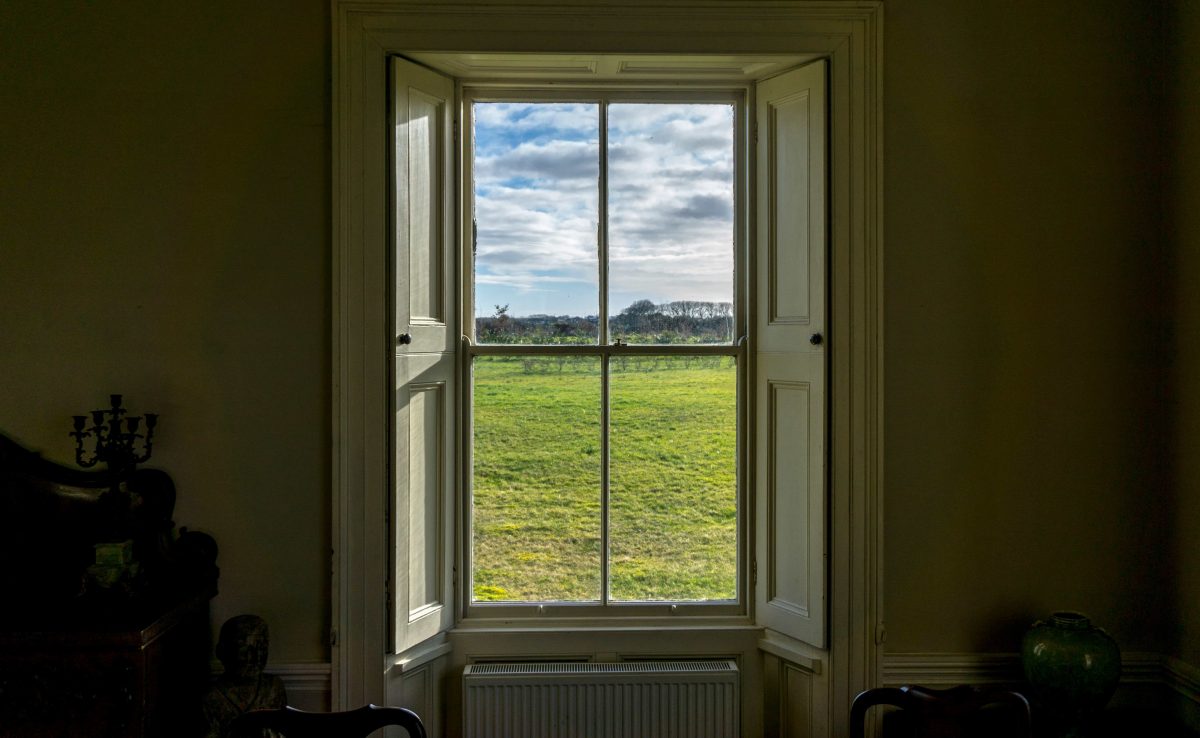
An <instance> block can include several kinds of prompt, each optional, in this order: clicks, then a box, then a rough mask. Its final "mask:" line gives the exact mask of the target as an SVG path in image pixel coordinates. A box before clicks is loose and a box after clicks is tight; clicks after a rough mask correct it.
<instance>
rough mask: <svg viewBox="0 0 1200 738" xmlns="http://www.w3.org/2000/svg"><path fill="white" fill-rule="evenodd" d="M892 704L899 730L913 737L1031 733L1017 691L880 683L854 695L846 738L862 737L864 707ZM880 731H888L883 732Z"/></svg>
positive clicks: (1023, 737) (1022, 737) (1021, 737)
mask: <svg viewBox="0 0 1200 738" xmlns="http://www.w3.org/2000/svg"><path fill="white" fill-rule="evenodd" d="M876 705H891V706H893V707H898V708H900V709H901V710H902V711H903V715H898V716H897V718H899V719H898V720H893V722H894V723H901V724H902V726H903V728H904V735H910V736H912V737H913V738H977V737H982V736H997V738H999V736H1005V738H1008V737H1009V736H1011V738H1030V735H1031V734H1030V730H1031V716H1030V709H1029V701H1028V700H1026V699H1025V697H1024V695H1022V694H1020V693H1019V692H1013V691H1009V690H979V689H976V688H974V687H971V686H961V687H953V688H951V689H929V688H926V687H917V686H905V687H880V688H877V689H868V690H867V691H865V692H862V693H860V694H859V695H858V696H857V697H855V698H854V704H853V705H852V706H851V709H850V738H864V731H865V724H866V717H867V710H869V709H870V708H871V707H874V706H876ZM885 735H887V734H886V733H885Z"/></svg>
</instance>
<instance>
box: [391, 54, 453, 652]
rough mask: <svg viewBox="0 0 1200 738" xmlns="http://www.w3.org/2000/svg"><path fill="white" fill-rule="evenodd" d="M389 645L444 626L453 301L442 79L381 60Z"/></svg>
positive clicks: (403, 647) (448, 109)
mask: <svg viewBox="0 0 1200 738" xmlns="http://www.w3.org/2000/svg"><path fill="white" fill-rule="evenodd" d="M391 70H392V85H391V90H392V116H393V117H392V127H393V136H392V140H393V161H394V166H393V172H394V176H393V180H394V187H395V188H394V193H395V194H394V198H393V207H394V216H393V222H394V224H395V230H394V239H395V241H394V250H393V253H394V255H393V258H392V264H393V273H394V276H395V293H394V297H393V302H394V304H395V306H396V313H395V320H396V323H395V333H396V335H397V336H399V335H400V334H403V333H409V334H410V335H411V336H412V342H411V343H409V344H404V343H401V342H400V341H399V340H397V342H396V350H395V355H394V360H393V362H392V371H393V373H394V389H395V391H394V394H393V396H392V404H393V413H394V418H393V423H392V432H391V437H392V447H393V452H394V455H393V464H392V486H393V494H392V498H391V499H390V500H389V504H388V510H389V519H390V520H391V522H392V526H391V532H390V533H391V535H390V541H391V551H392V556H393V561H392V567H391V569H392V583H391V586H390V591H391V603H390V604H391V607H390V615H391V622H392V625H393V633H392V650H391V652H392V653H402V652H404V651H407V650H409V649H412V648H414V647H416V646H418V645H419V644H421V643H422V642H423V641H425V640H427V639H429V638H432V637H434V636H436V635H438V634H439V633H442V632H443V631H445V630H447V629H449V628H450V627H451V626H453V624H454V576H453V556H452V550H453V549H452V545H453V525H454V492H455V489H456V484H455V479H456V477H455V461H456V454H455V443H456V432H457V431H456V429H457V427H458V422H457V412H458V408H457V403H458V364H457V355H456V353H455V349H456V347H457V336H455V335H454V331H453V330H452V329H451V326H456V325H457V321H454V320H449V321H448V320H447V317H448V316H449V315H450V314H451V304H457V301H456V300H454V301H453V303H452V302H451V300H452V296H453V295H454V285H456V284H457V282H458V278H457V275H456V274H451V273H450V271H451V270H450V269H448V268H447V265H449V264H454V263H455V261H454V257H453V254H454V253H455V250H456V242H455V239H454V237H453V234H454V230H453V226H452V222H453V221H452V220H451V217H452V215H453V206H452V203H453V199H452V197H451V192H452V186H453V182H454V176H453V166H452V162H453V161H454V155H453V148H452V147H453V139H454V135H453V110H454V96H455V93H454V83H453V81H452V80H450V79H449V78H447V77H444V76H442V75H440V74H437V73H436V72H432V71H430V70H428V69H425V68H424V67H421V66H419V65H417V64H414V63H412V62H409V61H406V60H404V59H400V58H393V59H392V63H391Z"/></svg>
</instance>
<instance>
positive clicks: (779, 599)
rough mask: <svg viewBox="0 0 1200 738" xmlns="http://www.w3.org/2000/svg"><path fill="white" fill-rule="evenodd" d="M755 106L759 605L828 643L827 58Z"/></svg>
mask: <svg viewBox="0 0 1200 738" xmlns="http://www.w3.org/2000/svg"><path fill="white" fill-rule="evenodd" d="M755 113H756V120H757V129H756V130H757V134H756V138H757V144H756V157H757V170H758V171H757V203H758V204H757V215H756V217H757V245H756V258H757V269H758V275H757V276H758V284H757V288H756V293H757V296H756V300H757V304H756V312H757V317H756V319H755V321H756V325H755V328H756V330H755V333H754V346H755V366H756V369H755V375H756V376H755V403H756V407H755V413H756V421H755V426H756V427H755V478H756V482H755V485H756V495H755V530H756V543H755V549H756V551H755V599H756V603H755V604H756V608H755V611H756V617H757V620H758V621H759V622H760V623H761V624H762V625H765V626H766V627H768V628H770V629H772V630H776V631H778V632H780V633H783V634H784V635H788V636H791V637H793V638H796V639H799V640H802V641H804V642H806V643H809V644H811V645H813V646H817V647H820V648H824V647H825V645H826V612H825V609H826V591H827V583H828V568H829V567H828V562H827V554H826V550H827V548H826V536H825V531H826V516H827V510H826V484H825V433H826V406H825V372H826V356H825V351H826V347H827V346H828V337H827V336H826V335H825V334H826V322H825V272H826V266H825V253H826V118H827V111H826V63H825V62H824V61H819V62H814V63H812V64H809V65H807V66H804V67H802V68H800V69H796V70H794V71H791V72H788V73H786V74H782V75H780V76H778V77H773V78H771V79H768V80H765V81H763V82H761V83H759V84H758V88H757V92H756V110H755ZM815 337H819V338H815Z"/></svg>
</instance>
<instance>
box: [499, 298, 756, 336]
mask: <svg viewBox="0 0 1200 738" xmlns="http://www.w3.org/2000/svg"><path fill="white" fill-rule="evenodd" d="M495 308H496V309H495V312H494V313H493V314H492V315H490V316H481V317H477V318H476V319H475V335H476V336H477V338H478V340H479V341H480V342H481V343H553V344H563V343H580V344H582V343H593V342H594V341H595V340H596V336H597V334H598V333H599V328H598V326H599V323H600V319H599V317H598V316H595V315H589V316H585V317H579V316H572V315H545V314H536V315H525V316H520V317H518V316H513V315H510V314H509V310H508V305H496V306H495ZM608 330H609V334H610V335H612V337H613V338H619V339H621V340H623V341H626V342H628V343H662V344H668V343H726V342H729V341H731V340H732V337H733V304H732V303H729V302H710V301H705V300H674V301H671V302H663V303H655V302H653V301H652V300H636V301H635V302H633V303H632V304H630V305H629V306H628V307H626V308H625V309H624V310H622V311H620V312H619V313H617V314H616V315H614V316H612V317H610V318H609V320H608Z"/></svg>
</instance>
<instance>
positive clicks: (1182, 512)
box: [1169, 0, 1200, 665]
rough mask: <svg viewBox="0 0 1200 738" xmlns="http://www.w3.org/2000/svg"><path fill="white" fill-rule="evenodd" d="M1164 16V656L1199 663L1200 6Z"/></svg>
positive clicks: (1190, 3)
mask: <svg viewBox="0 0 1200 738" xmlns="http://www.w3.org/2000/svg"><path fill="white" fill-rule="evenodd" d="M1172 11H1173V14H1172V15H1171V16H1169V18H1170V26H1171V30H1172V33H1171V41H1172V44H1171V45H1172V51H1173V56H1174V59H1173V61H1174V64H1175V70H1176V71H1175V74H1173V75H1172V78H1171V91H1172V93H1173V94H1172V98H1173V103H1174V107H1173V110H1172V112H1173V114H1174V126H1173V133H1174V136H1173V138H1174V149H1173V158H1174V160H1175V162H1176V164H1177V166H1176V169H1175V177H1174V181H1173V185H1174V187H1173V192H1172V194H1173V198H1172V200H1171V206H1172V207H1171V216H1172V218H1171V219H1172V222H1173V223H1174V225H1175V228H1174V231H1173V233H1172V236H1173V239H1174V241H1175V244H1176V246H1177V251H1176V254H1177V255H1176V262H1175V264H1174V265H1173V268H1172V273H1173V276H1174V290H1173V291H1174V294H1175V297H1176V305H1177V313H1178V318H1177V320H1176V325H1175V351H1176V354H1175V381H1176V386H1177V387H1178V402H1177V404H1175V406H1174V409H1175V423H1176V428H1177V432H1178V437H1177V439H1176V443H1175V444H1174V447H1173V450H1174V458H1175V459H1177V460H1178V461H1177V467H1176V476H1177V479H1178V485H1177V490H1178V491H1177V495H1178V497H1177V500H1176V510H1177V514H1176V516H1175V552H1174V553H1175V558H1176V565H1175V568H1176V571H1177V573H1178V587H1177V588H1176V591H1175V596H1176V602H1177V603H1178V610H1177V614H1178V619H1177V627H1176V630H1175V641H1174V643H1173V648H1172V651H1173V653H1175V654H1176V655H1178V656H1179V657H1180V658H1182V659H1183V660H1184V661H1186V662H1188V663H1189V664H1192V665H1197V664H1200V541H1198V540H1197V534H1198V533H1200V289H1198V287H1200V57H1198V56H1197V54H1196V50H1197V49H1200V3H1198V2H1195V0H1175V1H1174V2H1173V3H1172Z"/></svg>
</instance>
